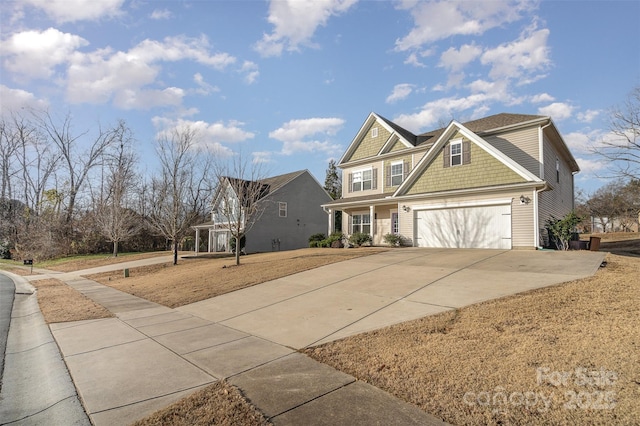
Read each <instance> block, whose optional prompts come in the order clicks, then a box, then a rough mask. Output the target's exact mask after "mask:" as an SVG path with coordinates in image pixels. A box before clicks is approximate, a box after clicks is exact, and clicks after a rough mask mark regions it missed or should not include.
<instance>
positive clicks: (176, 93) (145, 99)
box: [113, 87, 185, 110]
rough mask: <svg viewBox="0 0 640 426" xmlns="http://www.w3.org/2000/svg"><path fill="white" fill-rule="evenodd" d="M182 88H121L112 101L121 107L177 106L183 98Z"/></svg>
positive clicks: (143, 108) (142, 108)
mask: <svg viewBox="0 0 640 426" xmlns="http://www.w3.org/2000/svg"><path fill="white" fill-rule="evenodd" d="M184 95H185V93H184V90H182V89H180V88H178V87H167V88H166V89H163V90H157V89H140V90H134V89H123V90H120V91H118V92H117V93H116V95H115V97H114V99H113V103H114V105H115V106H117V107H118V108H122V109H140V110H145V109H151V108H153V107H155V106H158V105H162V106H179V105H181V104H182V98H184Z"/></svg>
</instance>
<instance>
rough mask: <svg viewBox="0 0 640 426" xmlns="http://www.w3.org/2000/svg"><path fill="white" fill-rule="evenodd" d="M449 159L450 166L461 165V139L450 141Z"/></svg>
mask: <svg viewBox="0 0 640 426" xmlns="http://www.w3.org/2000/svg"><path fill="white" fill-rule="evenodd" d="M450 159H451V165H452V166H459V165H461V164H462V139H458V140H455V141H451V151H450Z"/></svg>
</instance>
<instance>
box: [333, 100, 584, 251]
mask: <svg viewBox="0 0 640 426" xmlns="http://www.w3.org/2000/svg"><path fill="white" fill-rule="evenodd" d="M338 166H339V167H340V168H341V169H342V173H343V175H342V176H343V178H342V182H343V189H342V193H343V198H341V199H339V200H335V201H332V202H329V203H326V204H324V205H323V207H324V208H325V210H327V211H328V212H329V214H330V216H329V217H333V216H332V214H333V212H334V211H336V210H338V211H342V215H343V217H342V223H343V229H344V231H345V233H347V234H351V233H353V232H365V233H368V234H370V235H371V236H372V237H373V242H374V244H383V236H384V235H385V234H388V233H393V234H398V235H400V236H401V237H402V241H403V244H404V245H410V246H416V247H460V248H500V249H535V248H538V247H542V246H544V245H546V243H547V241H548V240H547V238H548V237H547V235H546V231H545V221H546V220H547V219H549V218H550V217H551V216H553V217H556V218H561V217H563V216H564V215H565V214H567V213H569V212H570V211H571V210H573V208H574V182H573V176H574V174H575V173H577V172H579V170H580V169H579V167H578V164H577V163H576V160H575V159H574V157H573V156H572V154H571V152H570V151H569V149H568V148H567V145H566V144H565V142H564V141H563V139H562V136H561V135H560V133H559V132H558V130H557V128H556V126H555V124H554V123H553V120H552V119H551V118H550V117H544V116H538V115H523V114H506V113H503V114H497V115H492V116H489V117H485V118H481V119H478V120H473V121H469V122H466V123H458V122H457V121H452V122H451V123H449V125H448V126H447V127H445V128H441V129H437V130H433V131H430V132H427V133H423V134H420V135H414V134H413V133H411V132H410V131H408V130H406V129H403V128H402V127H400V126H398V125H397V124H395V123H393V122H391V121H389V120H387V119H385V118H384V117H381V116H379V115H377V114H375V113H371V114H370V115H369V117H367V119H366V121H365V122H364V124H363V125H362V127H361V128H360V130H359V131H358V133H357V135H356V136H355V138H354V139H353V140H352V142H351V144H350V145H349V147H348V148H347V150H346V152H345V153H344V155H343V156H342V158H341V159H340V161H339V163H338ZM344 224H346V226H344ZM329 228H330V229H329V231H330V232H331V230H332V229H331V224H330V226H329Z"/></svg>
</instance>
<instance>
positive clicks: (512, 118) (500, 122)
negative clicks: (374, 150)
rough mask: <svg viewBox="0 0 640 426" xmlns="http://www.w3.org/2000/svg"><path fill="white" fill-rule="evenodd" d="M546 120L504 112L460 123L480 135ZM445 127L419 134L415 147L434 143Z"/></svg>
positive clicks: (537, 116)
mask: <svg viewBox="0 0 640 426" xmlns="http://www.w3.org/2000/svg"><path fill="white" fill-rule="evenodd" d="M543 118H547V117H545V116H543V115H531V114H509V113H506V112H503V113H500V114H494V115H490V116H488V117H484V118H480V119H477V120H472V121H467V122H465V123H462V125H463V126H464V127H466V128H467V129H469V130H471V131H472V132H473V133H482V132H486V131H488V130H493V129H499V128H501V127H507V126H513V125H515V124H520V123H526V122H528V121H534V120H540V119H543ZM445 129H446V127H442V128H440V129H436V130H431V131H429V132H426V133H421V134H420V135H418V136H417V145H420V144H422V143H424V142H427V141H435V140H437V139H438V137H439V136H440V135H441V134H442V133H443V132H444V131H445Z"/></svg>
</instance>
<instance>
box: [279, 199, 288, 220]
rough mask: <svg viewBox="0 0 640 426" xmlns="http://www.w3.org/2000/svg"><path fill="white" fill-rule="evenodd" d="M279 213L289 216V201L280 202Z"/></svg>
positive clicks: (281, 215)
mask: <svg viewBox="0 0 640 426" xmlns="http://www.w3.org/2000/svg"><path fill="white" fill-rule="evenodd" d="M278 215H279V216H280V217H287V203H284V202H278Z"/></svg>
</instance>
